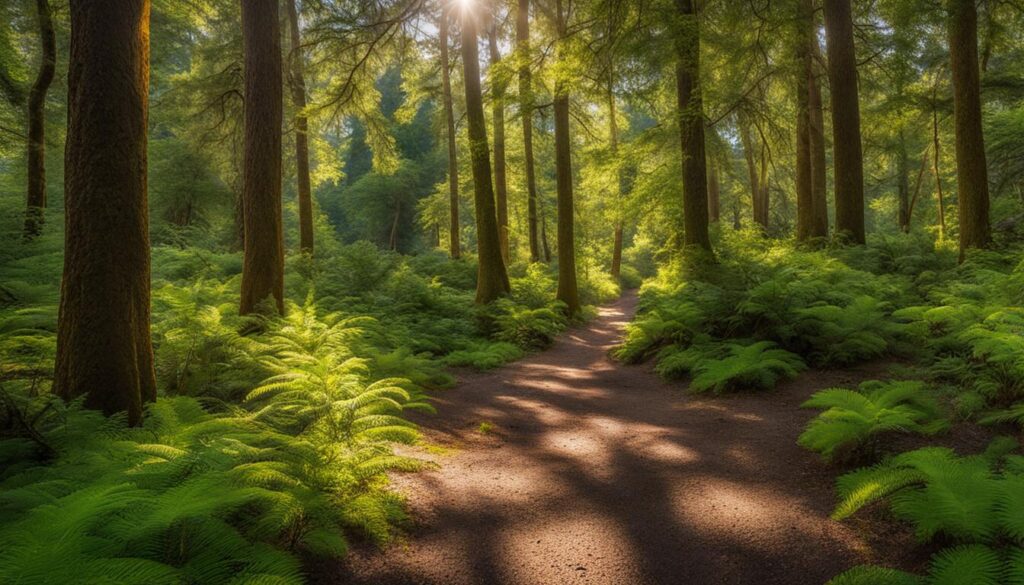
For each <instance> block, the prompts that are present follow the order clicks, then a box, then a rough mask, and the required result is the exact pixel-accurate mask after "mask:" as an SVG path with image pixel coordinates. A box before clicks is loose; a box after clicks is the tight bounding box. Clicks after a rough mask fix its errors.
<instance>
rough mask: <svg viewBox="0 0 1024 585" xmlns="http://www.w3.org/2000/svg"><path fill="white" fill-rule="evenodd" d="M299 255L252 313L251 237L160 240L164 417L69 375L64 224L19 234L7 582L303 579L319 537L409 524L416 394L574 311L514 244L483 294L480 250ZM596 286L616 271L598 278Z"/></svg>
mask: <svg viewBox="0 0 1024 585" xmlns="http://www.w3.org/2000/svg"><path fill="white" fill-rule="evenodd" d="M323 244H324V245H323V246H322V247H321V249H320V250H321V251H320V252H319V255H318V257H317V258H316V259H315V260H314V259H310V258H307V257H300V256H295V257H289V258H288V260H287V261H288V266H287V274H288V277H287V279H286V296H287V297H288V299H289V302H288V303H287V305H288V307H287V312H286V315H285V316H284V317H281V318H274V319H264V318H252V317H248V318H242V317H239V316H238V311H237V299H238V294H239V285H240V273H241V261H240V258H241V257H240V255H239V254H238V253H230V252H217V251H213V250H211V249H210V248H206V247H203V248H199V247H188V246H182V247H171V246H158V247H156V248H154V249H153V327H152V330H153V344H154V351H155V358H156V359H155V364H156V374H157V381H158V387H159V389H160V396H159V398H158V400H157V401H156V402H155V403H153V404H150V405H149V406H148V408H147V411H146V416H145V419H144V424H143V425H142V426H141V427H139V428H129V427H128V426H127V425H126V424H125V421H124V419H123V418H122V417H116V416H115V417H113V418H109V419H107V418H103V417H102V416H100V415H99V414H97V413H95V412H92V411H88V410H85V409H83V408H82V407H81V405H80V403H78V402H72V403H70V404H65V403H64V402H63V401H61V400H59V399H57V398H56V397H54V396H53V395H51V394H50V384H51V378H52V375H53V360H54V356H55V350H56V342H55V338H56V332H55V328H56V320H57V304H58V294H57V290H58V287H59V282H60V270H61V262H62V257H61V254H60V252H59V250H60V247H61V242H60V237H59V233H56V232H55V233H52V234H51V233H47V234H46V235H44V236H43V237H41V238H39V239H37V240H35V241H33V242H26V243H23V244H21V245H19V246H15V247H13V248H10V249H6V250H4V251H3V252H2V253H0V274H2V275H3V278H2V279H0V281H2V284H0V582H2V583H20V584H33V583H40V584H42V583H47V584H51V583H56V584H61V583H111V584H114V583H116V584H118V585H123V584H132V583H137V584H139V585H143V584H145V585H150V584H161V583H168V584H171V583H174V584H178V583H203V584H217V583H267V584H269V583H274V584H288V583H301V582H303V580H304V579H303V572H302V563H301V562H300V559H303V558H306V557H310V556H313V557H316V556H321V557H341V556H343V555H344V554H345V553H346V551H347V549H348V546H349V543H350V542H351V541H352V540H353V539H355V540H359V541H369V542H373V543H378V544H384V543H386V542H388V541H390V540H391V539H392V538H393V537H394V536H395V534H396V533H397V532H398V531H399V530H401V528H402V526H403V525H404V524H405V513H404V507H403V503H402V501H401V499H400V498H399V497H398V496H397V495H396V494H395V493H394V492H392V491H390V490H389V489H388V477H387V474H388V473H390V472H407V471H416V470H419V469H422V468H423V467H425V466H427V465H428V464H427V463H425V462H424V461H421V460H419V459H416V458H414V457H410V456H406V455H402V454H399V453H398V451H397V450H396V446H397V445H412V444H417V443H418V442H419V440H420V438H419V437H420V435H419V431H418V430H417V427H416V425H415V424H414V423H412V422H410V420H409V418H408V416H407V415H408V414H409V413H410V412H413V411H425V412H432V411H433V407H432V406H431V400H430V394H431V393H433V392H437V391H443V389H444V388H446V387H448V386H450V385H451V384H452V382H453V377H452V376H451V375H450V374H449V373H448V372H446V371H445V367H446V366H465V367H473V368H479V369H487V368H493V367H497V366H500V365H502V364H504V363H507V362H509V361H512V360H515V359H518V358H520V357H522V356H523V355H524V353H525V352H528V351H534V350H538V349H542V348H544V347H546V346H547V345H549V344H550V343H551V342H552V341H553V340H554V338H555V337H556V336H557V335H558V334H559V333H560V332H561V331H562V330H564V329H565V327H567V326H568V325H569V320H568V319H567V318H566V317H565V314H564V311H563V308H562V306H561V305H559V304H557V303H555V302H554V301H553V298H554V290H555V284H556V275H555V272H554V271H553V270H552V269H551V268H549V267H546V266H543V265H532V266H527V265H513V266H512V276H513V278H512V284H513V294H512V295H511V296H510V297H508V298H506V299H502V300H501V301H500V302H498V303H496V304H494V305H493V306H492V307H488V308H487V309H477V308H475V307H474V304H473V289H474V287H475V280H476V265H475V262H474V260H473V259H472V258H469V259H465V260H459V261H451V260H449V259H448V258H447V257H446V256H444V255H442V254H436V253H427V254H422V255H419V256H415V257H406V256H400V255H398V254H394V253H390V252H384V251H381V250H379V249H378V248H376V247H375V246H373V245H371V244H367V243H365V242H364V243H356V244H351V245H348V246H341V245H337V244H334V243H331V242H324V243H323ZM582 284H583V290H584V292H585V298H586V299H587V300H588V302H604V301H607V300H609V298H610V297H611V296H614V295H617V294H618V288H617V286H612V285H611V283H610V281H609V280H607V279H604V278H603V277H599V276H597V275H594V277H593V278H591V279H590V280H584V282H583V283H582Z"/></svg>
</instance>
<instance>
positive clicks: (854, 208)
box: [825, 0, 865, 244]
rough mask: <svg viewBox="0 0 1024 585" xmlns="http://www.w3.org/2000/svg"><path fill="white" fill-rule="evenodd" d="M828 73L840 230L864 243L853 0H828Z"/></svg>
mask: <svg viewBox="0 0 1024 585" xmlns="http://www.w3.org/2000/svg"><path fill="white" fill-rule="evenodd" d="M825 37H826V41H827V43H828V76H829V81H830V83H831V88H832V92H831V95H832V145H833V146H832V148H833V150H834V153H833V158H834V161H835V184H836V231H837V232H838V233H840V234H842V235H843V237H845V238H847V239H848V240H849V241H850V242H852V243H854V244H863V243H864V241H865V234H864V159H863V154H862V151H861V135H860V103H859V101H858V97H857V56H856V54H855V52H854V45H853V14H852V12H851V7H850V0H825Z"/></svg>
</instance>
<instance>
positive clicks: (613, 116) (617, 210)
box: [608, 63, 622, 280]
mask: <svg viewBox="0 0 1024 585" xmlns="http://www.w3.org/2000/svg"><path fill="white" fill-rule="evenodd" d="M614 71H615V70H614V68H613V66H612V64H611V63H609V64H608V140H609V142H610V144H611V153H612V159H613V162H612V164H614V165H615V182H614V183H613V184H614V187H613V189H614V193H613V194H612V195H613V197H614V199H615V202H614V203H613V205H614V214H615V220H614V221H615V227H614V230H613V236H612V270H611V274H612V278H614V279H615V280H618V279H619V276H620V275H621V274H622V171H621V170H620V169H621V167H620V166H619V120H618V113H617V111H616V107H615V90H614V87H615V72H614Z"/></svg>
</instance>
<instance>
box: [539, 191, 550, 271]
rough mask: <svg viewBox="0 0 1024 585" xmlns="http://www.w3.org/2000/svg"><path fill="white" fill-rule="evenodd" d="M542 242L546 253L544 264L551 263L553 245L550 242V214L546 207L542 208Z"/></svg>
mask: <svg viewBox="0 0 1024 585" xmlns="http://www.w3.org/2000/svg"><path fill="white" fill-rule="evenodd" d="M540 242H541V248H542V249H543V251H544V262H547V263H548V264H550V263H551V243H550V242H549V241H548V214H547V212H546V211H545V209H544V206H543V205H541V207H540Z"/></svg>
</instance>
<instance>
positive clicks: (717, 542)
mask: <svg viewBox="0 0 1024 585" xmlns="http://www.w3.org/2000/svg"><path fill="white" fill-rule="evenodd" d="M635 308H636V296H635V294H627V295H625V296H624V297H623V298H621V299H620V300H619V301H617V302H615V303H613V304H611V305H608V306H606V307H603V308H602V309H601V311H600V315H599V317H598V318H597V319H595V320H593V321H591V322H590V323H588V324H586V325H584V326H582V327H579V328H576V329H573V330H571V331H569V332H567V333H566V334H565V335H563V336H562V337H561V338H560V339H559V340H558V341H557V342H556V343H555V345H554V346H553V347H552V348H551V349H550V350H548V351H546V352H543V353H540V354H536V355H533V356H530V357H528V358H526V359H524V360H522V361H519V362H517V363H514V364H511V365H509V366H507V367H505V368H502V369H499V370H496V371H493V372H489V373H485V374H467V375H463V376H460V380H459V384H458V386H457V387H456V388H454V389H452V390H449V391H446V392H444V393H442V394H441V395H440V397H439V400H438V410H439V411H440V414H439V415H438V416H435V417H429V418H424V419H422V420H421V421H420V422H421V423H423V425H424V428H425V432H426V435H427V438H428V440H429V441H431V442H432V443H434V444H440V445H443V446H446V447H449V449H447V450H446V451H445V453H442V454H435V455H431V457H433V458H434V459H435V460H437V461H438V462H439V463H440V464H441V467H440V468H439V469H438V470H436V471H429V472H425V473H417V474H408V475H400V476H398V477H396V478H395V479H396V486H397V489H399V490H400V491H402V492H404V493H406V494H407V495H408V498H409V505H410V509H411V515H412V518H413V522H414V525H413V528H412V530H411V531H410V534H409V536H408V537H407V538H406V539H404V540H402V541H401V542H399V543H396V544H394V545H392V546H390V547H389V548H388V549H387V550H385V551H383V552H381V551H377V550H373V549H370V548H366V549H361V550H356V551H354V552H353V553H352V554H351V555H350V557H349V559H348V560H347V561H345V562H344V563H343V564H342V565H340V566H339V565H337V564H332V565H329V566H323V565H321V566H319V567H317V568H316V569H315V571H314V572H315V573H316V574H315V575H314V577H315V579H314V580H315V581H316V582H318V583H323V584H341V583H356V584H366V585H369V584H373V585H405V584H436V585H462V584H467V585H468V584H473V585H477V584H479V585H484V584H488V585H490V584H495V585H503V584H510V585H519V584H522V585H537V584H560V583H595V584H596V583H601V584H624V585H641V584H695V585H696V584H731V583H744V584H746V583H751V584H752V583H757V584H776V583H777V584H786V585H794V584H803V583H807V584H821V583H824V582H825V581H827V580H828V579H829V578H831V577H832V576H834V575H836V574H837V573H839V572H841V571H842V570H844V569H846V568H849V567H850V566H852V565H854V564H858V563H861V562H870V561H878V560H880V559H877V558H875V554H873V552H872V551H873V549H874V548H875V547H872V546H870V545H869V543H867V542H865V541H864V540H863V539H862V538H861V537H860V536H859V535H858V534H857V533H856V532H854V530H852V529H851V528H849V527H847V526H845V525H840V524H838V523H836V522H833V521H831V520H829V518H828V514H829V512H830V510H831V508H832V505H833V504H834V496H833V493H832V485H833V475H834V471H832V470H829V469H827V468H826V467H825V466H824V465H823V464H821V463H820V462H819V461H818V460H817V459H816V458H815V456H814V455H813V454H811V453H809V452H806V451H804V450H803V449H801V448H800V447H798V446H797V445H796V438H797V436H798V435H799V433H800V432H801V430H802V428H803V426H804V425H805V424H806V422H807V420H808V419H809V418H810V417H811V416H812V413H810V412H806V411H802V410H801V409H799V408H798V406H799V404H800V403H801V402H802V401H803V400H804V399H805V398H806V397H807V396H808V395H810V394H811V393H812V392H814V391H816V390H819V389H821V388H825V387H830V386H835V385H841V384H855V383H857V382H859V381H860V380H861V379H863V378H866V377H869V372H859V371H835V372H812V373H809V374H807V375H805V376H804V377H802V378H800V379H797V380H795V381H793V382H790V383H787V384H783V385H781V386H780V387H779V388H778V389H777V390H776V391H774V392H770V393H750V394H740V395H736V396H730V397H718V398H711V397H708V398H704V397H696V396H691V395H688V394H684V393H683V392H681V389H680V387H679V386H678V385H675V386H673V385H671V384H668V383H665V382H663V381H661V380H660V379H659V378H658V377H657V376H656V375H655V374H654V373H653V372H651V371H650V368H649V367H645V366H624V365H622V364H619V363H616V362H614V361H612V360H610V359H609V358H608V355H607V354H608V351H609V349H610V348H611V347H613V346H614V345H615V343H616V342H617V341H618V340H619V338H620V336H621V334H622V330H623V328H624V326H625V325H626V324H627V322H628V321H629V319H631V318H632V316H633V314H634V312H635ZM481 423H488V425H490V426H491V428H490V429H489V430H486V432H483V431H482V430H481V428H480V427H481Z"/></svg>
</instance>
